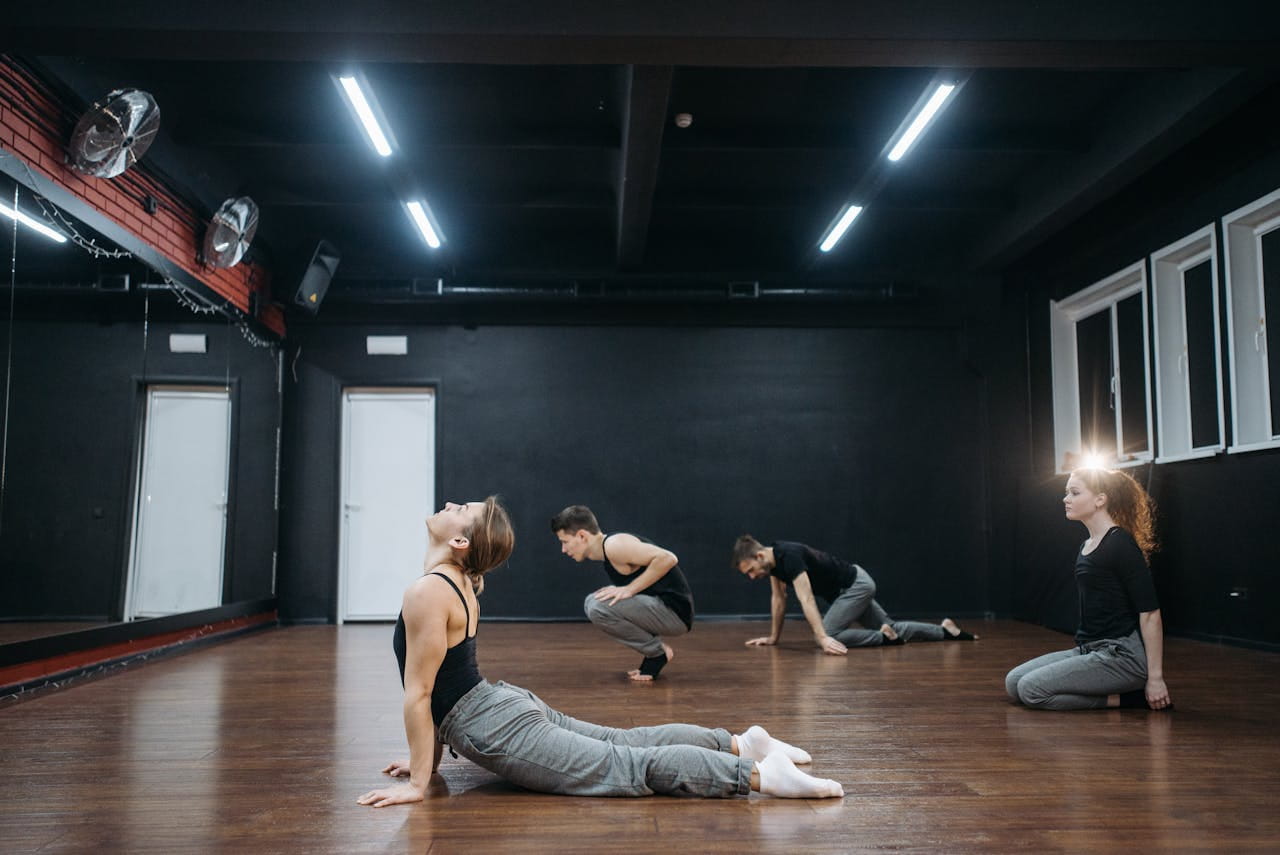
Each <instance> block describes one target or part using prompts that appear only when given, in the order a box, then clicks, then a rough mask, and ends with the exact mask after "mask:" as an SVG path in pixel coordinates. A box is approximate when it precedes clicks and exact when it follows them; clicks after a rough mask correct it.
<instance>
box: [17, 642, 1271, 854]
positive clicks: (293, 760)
mask: <svg viewBox="0 0 1280 855" xmlns="http://www.w3.org/2000/svg"><path fill="white" fill-rule="evenodd" d="M970 628H971V629H976V630H977V631H979V632H980V633H982V635H983V639H982V641H980V642H977V643H976V644H965V643H942V644H914V645H907V646H905V647H897V648H886V649H879V650H855V651H852V652H851V653H850V654H849V656H848V657H844V658H838V657H825V656H822V655H821V654H820V653H818V652H817V651H816V650H815V649H814V648H812V647H811V646H809V645H808V644H806V643H805V640H806V634H805V633H804V632H803V627H801V626H800V625H798V624H792V625H789V628H788V632H787V635H788V636H790V643H788V644H787V645H785V646H783V647H780V648H773V649H768V648H764V649H748V648H745V647H743V646H742V641H743V640H744V639H746V638H748V637H751V636H754V635H758V634H760V633H761V632H762V631H763V629H764V625H763V624H760V623H703V624H700V625H699V626H698V627H697V629H696V631H695V632H694V633H693V634H692V635H690V636H688V637H687V638H685V639H681V643H680V644H679V645H678V646H677V658H676V659H675V661H674V663H673V664H672V665H671V666H669V668H668V670H667V672H666V674H664V679H663V680H661V681H660V682H658V683H656V684H652V685H632V684H628V683H626V682H625V681H624V680H623V679H622V678H621V674H622V672H623V671H624V670H625V669H626V668H630V667H633V666H634V665H635V664H636V663H635V661H633V660H634V659H635V658H636V657H634V656H633V655H631V653H630V652H629V651H626V650H625V649H623V648H621V647H618V646H616V645H611V644H609V643H607V642H606V641H605V640H604V638H603V636H601V635H600V634H599V633H598V631H596V630H595V629H594V628H593V627H591V626H590V625H588V624H484V625H483V626H482V627H481V631H480V658H481V668H482V670H483V671H484V672H485V674H486V675H487V676H488V677H489V678H490V679H498V678H502V679H506V680H508V681H509V682H513V683H517V684H520V685H524V686H526V687H528V688H531V689H533V690H534V691H536V692H538V693H539V694H541V695H542V696H543V698H544V699H545V700H547V701H548V702H549V703H551V704H552V705H553V706H556V707H559V708H561V709H563V710H565V711H567V712H569V713H571V714H572V715H574V716H576V717H578V718H584V719H589V720H595V721H599V722H601V723H606V724H613V725H623V726H628V725H639V724H652V723H657V722H663V721H668V720H688V721H695V722H698V723H703V724H713V725H723V726H726V727H728V728H730V729H733V730H735V731H740V730H741V729H742V728H745V727H746V726H748V725H750V724H752V723H755V722H761V723H764V724H766V725H767V726H768V727H769V728H770V729H771V730H772V731H773V732H774V733H775V734H776V735H778V736H780V737H782V738H785V739H788V740H791V741H793V742H795V743H796V744H798V745H801V746H803V747H805V748H807V749H808V750H809V751H811V752H812V753H813V755H814V758H815V765H814V772H815V773H816V774H819V775H822V776H824V777H831V778H835V779H837V780H839V781H840V782H842V783H843V785H844V789H845V793H846V797H845V798H844V799H843V800H835V799H832V800H825V801H811V802H806V801H787V800H775V799H770V798H767V797H761V796H759V795H752V796H751V797H749V798H738V799H731V800H723V801H720V800H700V799H686V798H680V799H677V798H666V797H654V798H648V799H626V800H611V799H585V798H567V797H562V796H548V795H540V794H533V793H528V792H524V791H521V790H518V789H516V788H514V787H512V786H511V785H509V784H506V783H505V782H502V781H500V780H498V779H497V778H495V777H494V776H492V775H490V774H489V773H487V772H485V771H483V770H481V769H479V768H478V767H475V766H473V765H471V764H470V763H468V762H467V761H465V760H455V759H453V758H451V757H448V756H446V757H445V762H444V764H443V765H442V766H441V773H442V778H437V779H436V780H437V781H438V784H436V785H435V786H434V787H433V790H432V793H431V794H430V796H429V798H428V800H427V802H426V803H424V804H419V805H413V806H402V807H395V808H384V809H380V810H374V809H371V808H366V807H361V806H358V805H356V804H355V798H356V796H357V795H359V794H360V793H362V792H364V791H366V790H368V789H371V788H373V787H375V786H378V785H380V784H381V783H382V782H383V781H384V780H385V779H384V778H383V777H382V776H381V775H380V774H379V773H378V769H380V768H381V767H382V766H383V765H384V764H386V763H387V762H388V761H390V760H392V759H396V758H399V757H403V756H407V752H406V750H405V747H404V737H403V727H402V724H401V716H400V685H399V679H398V676H397V674H396V670H395V662H394V658H393V656H392V653H391V641H390V639H391V629H390V627H389V626H358V625H349V626H345V627H342V628H335V627H294V628H287V629H272V630H267V631H263V632H259V633H255V634H252V635H248V636H244V637H241V638H238V639H235V640H231V641H227V642H225V643H221V644H216V645H214V646H211V647H207V648H204V649H201V650H197V651H193V652H191V653H188V654H185V655H180V656H176V657H172V658H169V659H166V660H161V661H157V662H152V663H147V664H143V665H140V666H138V667H136V668H132V669H129V670H126V671H124V672H122V673H118V674H115V675H113V676H109V677H105V678H102V679H99V680H93V681H88V682H83V683H80V684H78V685H73V686H72V687H70V688H67V689H63V690H57V691H53V692H50V693H44V694H41V695H38V696H36V697H34V698H31V699H28V700H22V701H17V702H9V703H7V704H4V705H0V736H2V738H0V849H2V850H3V851H4V852H8V853H12V852H30V851H40V852H89V851H109V852H341V853H347V852H432V853H437V852H439V853H446V852H472V853H482V852H483V853H503V852H557V853H578V852H583V853H586V852H591V853H594V852H612V851H618V852H622V851H626V852H631V853H646V852H667V853H701V852H789V853H809V852H858V851H876V850H894V851H908V852H926V851H927V852H943V853H951V852H984V853H985V852H1004V851H1015V850H1016V851H1033V852H1106V851H1117V852H1118V851H1146V852H1152V851H1189V852H1206V851H1222V852H1242V851H1250V850H1254V851H1272V852H1275V851H1278V850H1280V809H1278V806H1280V799H1278V798H1277V794H1278V793H1280V729H1278V728H1277V725H1278V724H1280V679H1278V678H1280V655H1277V654H1270V653H1262V652H1256V651H1248V650H1241V649H1238V648H1226V647H1218V646H1213V645H1207V644H1203V643H1199V642H1191V641H1181V640H1176V639H1174V640H1170V642H1169V644H1168V649H1167V654H1166V656H1167V662H1168V665H1167V671H1166V673H1167V676H1168V680H1169V683H1170V686H1171V689H1172V693H1173V697H1174V700H1175V702H1176V704H1177V710H1176V711H1175V712H1173V713H1151V712H1145V711H1109V712H1088V713H1046V712H1032V711H1030V710H1025V709H1021V708H1018V707H1015V706H1012V705H1010V704H1009V703H1008V702H1007V701H1006V700H1005V698H1004V688H1003V676H1004V673H1005V671H1006V670H1007V669H1008V668H1009V667H1010V666H1012V665H1014V664H1017V663H1018V662H1020V661H1022V660H1024V659H1026V658H1029V657H1030V656H1032V655H1035V654H1038V653H1041V652H1046V651H1048V650H1050V649H1056V648H1060V647H1063V646H1065V645H1064V641H1065V640H1066V637H1065V636H1062V635H1059V634H1057V633H1053V632H1050V631H1048V630H1044V629H1040V628H1037V627H1033V626H1029V625H1026V624H1019V623H1014V622H1007V621H999V622H992V623H987V624H985V625H983V624H977V625H974V626H972V627H970Z"/></svg>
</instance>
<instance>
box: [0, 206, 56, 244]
mask: <svg viewBox="0 0 1280 855" xmlns="http://www.w3.org/2000/svg"><path fill="white" fill-rule="evenodd" d="M0 214H4V215H5V216H6V217H8V218H9V219H11V220H17V221H18V222H20V223H22V224H23V225H24V226H26V227H27V228H29V229H31V230H32V231H36V232H39V233H40V234H42V235H44V236H45V237H47V238H49V240H55V241H57V242H58V243H66V242H67V238H66V236H65V235H63V234H61V233H60V232H57V231H55V230H54V229H51V228H49V227H48V226H46V225H45V224H44V223H42V222H40V221H39V220H33V219H31V217H28V216H27V215H26V214H24V213H22V212H21V211H19V210H18V209H17V208H10V207H9V206H8V205H6V204H5V203H4V202H0Z"/></svg>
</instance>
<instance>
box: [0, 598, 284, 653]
mask: <svg viewBox="0 0 1280 855" xmlns="http://www.w3.org/2000/svg"><path fill="white" fill-rule="evenodd" d="M275 608H276V599H275V597H268V598H265V599H260V600H243V601H241V602H238V603H228V604H227V605H225V606H215V607H213V608H211V609H201V610H200V611H198V612H182V613H180V614H176V615H165V616H164V617H154V618H145V619H143V620H134V621H128V622H126V623H113V624H110V625H108V626H97V627H93V628H92V629H77V630H72V631H70V632H62V633H58V634H57V635H46V636H43V637H41V638H30V639H27V640H25V641H15V642H13V643H11V644H0V668H3V667H6V666H9V665H17V664H19V663H21V662H33V661H35V660H37V659H48V658H49V657H51V656H61V655H63V654H65V653H74V652H75V651H77V650H89V649H92V648H94V647H106V646H107V645H110V644H121V643H124V642H127V641H136V640H137V639H139V638H146V637H147V636H150V635H160V634H162V633H166V632H177V631H178V630H183V629H191V628H193V627H197V626H204V625H205V624H208V623H218V622H219V621H224V620H230V619H232V618H238V617H248V616H249V615H256V614H261V613H263V612H269V611H273V610H274V609H275Z"/></svg>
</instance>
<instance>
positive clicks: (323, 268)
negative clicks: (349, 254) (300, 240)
mask: <svg viewBox="0 0 1280 855" xmlns="http://www.w3.org/2000/svg"><path fill="white" fill-rule="evenodd" d="M341 260H342V255H341V253H339V252H338V248H337V247H336V246H334V245H333V244H331V243H329V241H327V240H322V241H320V243H319V244H317V245H316V249H315V252H313V253H311V260H310V261H309V262H307V266H306V268H304V269H303V271H302V279H301V281H299V283H298V292H297V293H296V294H294V295H293V302H294V303H296V304H297V305H299V306H301V307H302V308H304V309H306V310H307V311H308V312H310V313H311V314H313V315H314V314H315V313H316V312H318V311H319V310H320V303H321V302H322V301H323V300H324V295H325V292H326V291H328V290H329V282H330V280H332V279H333V274H335V273H337V272H338V262H339V261H341Z"/></svg>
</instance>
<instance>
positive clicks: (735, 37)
mask: <svg viewBox="0 0 1280 855" xmlns="http://www.w3.org/2000/svg"><path fill="white" fill-rule="evenodd" d="M948 8H949V7H947V6H946V5H945V4H940V3H937V2H936V0H861V2H858V3H855V4H851V3H848V2H847V0H809V2H805V3H800V4H795V5H794V6H791V7H787V8H786V9H785V11H783V10H781V9H780V8H779V7H778V5H777V3H776V2H772V0H709V2H705V3H696V4H693V3H687V2H681V0H652V2H648V3H643V4H637V3H596V4H586V5H584V4H582V3H579V2H574V0H547V2H540V3H537V4H528V3H527V2H522V0H493V2H488V3H483V4H452V5H442V4H438V3H431V4H424V3H421V2H414V0H380V2H377V3H375V4H374V11H373V12H371V11H370V10H369V9H368V8H366V7H362V6H358V5H357V6H341V5H338V6H335V5H333V4H331V3H329V2H326V0H292V2H281V3H261V2H245V0H227V2H223V3H218V4H209V3H193V2H183V0H134V2H133V3H131V4H130V14H129V15H128V16H121V15H120V14H119V13H118V11H117V10H116V9H114V8H113V7H112V6H111V4H103V3H101V2H98V0H63V2H60V3H56V4H53V3H45V4H38V3H30V4H19V5H17V6H16V7H15V8H12V9H7V10H6V12H5V21H4V23H3V25H0V49H2V50H7V51H19V52H22V53H24V54H29V55H30V54H39V53H45V54H59V55H64V56H68V55H77V56H108V55H110V56H119V57H126V56H127V57H135V58H138V57H153V58H166V59H237V60H249V59H262V60H272V61H351V60H355V61H382V62H437V63H438V62H458V63H498V64H556V65H564V64H583V63H586V64H598V65H618V64H635V65H703V66H717V65H744V66H755V67H780V66H793V67H812V66H833V67H838V66H844V67H854V66H893V67H909V66H960V67H971V68H972V67H989V68H997V67H1022V68H1100V67H1110V68H1156V67H1180V66H1185V65H1232V66H1237V67H1240V66H1255V67H1263V66H1268V65H1272V64H1274V62H1275V56H1276V53H1277V46H1278V45H1280V26H1278V24H1280V9H1278V8H1277V4H1275V3H1264V2H1258V0H1217V2H1215V3H1214V5H1213V13H1212V14H1206V12H1205V6H1204V4H1203V2H1200V0H1165V2H1163V3H1161V4H1159V6H1158V7H1152V6H1151V5H1150V4H1143V3H1111V2H1106V0H1077V2H1073V3H1066V2H1059V3H1037V4H1031V5H1029V6H1028V5H1027V4H1020V3H1011V2H1008V0H972V2H969V3H966V4H965V5H964V11H963V14H961V13H959V12H954V11H953V12H950V13H943V14H939V10H940V9H943V10H946V9H948ZM139 22H142V23H139Z"/></svg>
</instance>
